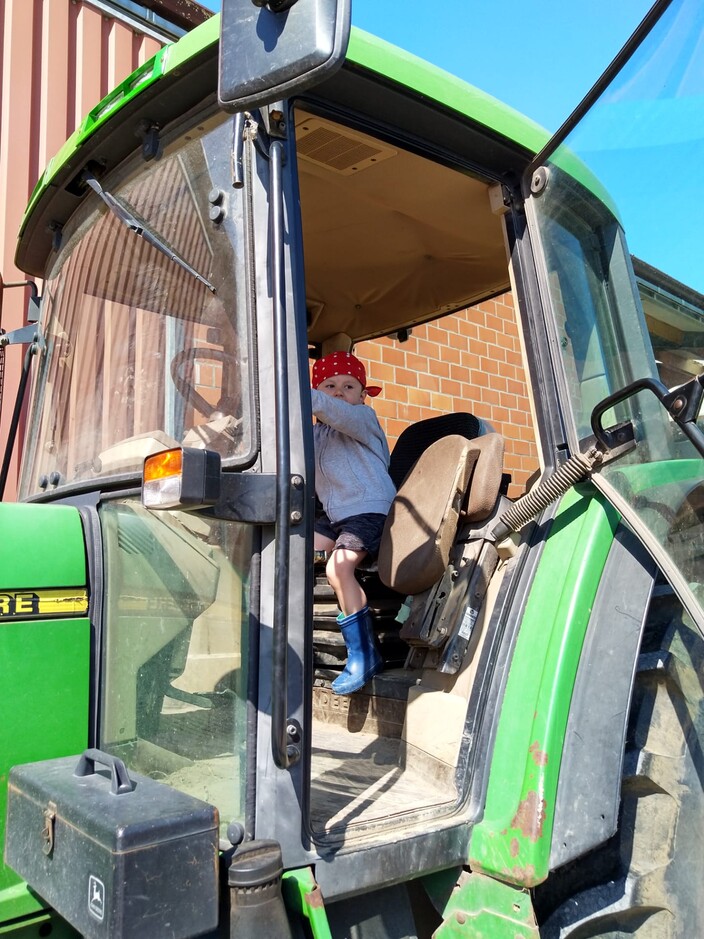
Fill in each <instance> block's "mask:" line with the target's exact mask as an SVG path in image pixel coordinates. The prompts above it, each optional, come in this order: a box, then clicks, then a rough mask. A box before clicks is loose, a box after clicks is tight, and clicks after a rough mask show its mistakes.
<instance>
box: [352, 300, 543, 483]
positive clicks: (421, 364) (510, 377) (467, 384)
mask: <svg viewBox="0 0 704 939" xmlns="http://www.w3.org/2000/svg"><path fill="white" fill-rule="evenodd" d="M355 353H356V354H357V355H358V356H359V357H360V358H361V359H362V361H363V362H364V363H365V365H366V366H367V373H368V374H367V380H368V381H369V383H370V384H379V385H382V387H383V392H382V394H381V395H380V396H379V397H377V398H374V399H373V402H372V403H373V407H374V410H375V411H376V413H377V414H378V416H379V419H380V421H381V424H382V427H383V428H384V431H385V432H386V435H387V438H388V441H389V446H390V447H391V448H393V445H394V442H395V441H396V440H397V439H398V436H399V434H400V433H401V431H402V430H403V429H404V428H405V427H406V426H407V425H408V424H410V423H414V422H415V421H419V420H423V419H424V418H426V417H433V416H434V415H436V414H445V413H448V412H450V411H470V412H471V413H472V414H475V415H476V416H477V417H481V418H483V419H484V420H487V421H489V422H490V423H491V425H492V426H493V427H494V429H495V430H496V431H497V432H498V433H500V434H502V435H503V436H504V437H505V439H506V458H505V471H506V472H507V473H510V474H511V477H512V484H511V487H510V489H509V495H510V496H512V497H515V496H519V495H521V493H522V492H523V490H524V485H525V482H526V480H527V479H528V477H529V476H531V475H532V473H533V472H534V471H535V470H536V469H537V468H538V451H537V447H536V443H535V434H534V432H533V427H532V423H531V417H530V407H529V403H528V393H527V388H526V381H525V375H524V371H523V366H522V359H521V351H520V344H519V338H518V327H517V325H516V319H515V315H514V308H513V299H512V297H511V295H510V294H505V295H504V296H502V297H498V298H497V299H495V300H489V301H487V302H485V303H482V304H480V305H479V306H476V307H472V308H471V309H469V310H464V311H462V312H461V313H456V314H453V315H452V316H446V317H443V318H442V319H439V320H436V321H435V322H433V323H428V324H427V325H425V326H417V327H414V328H413V332H412V335H411V336H410V337H409V339H408V340H407V341H406V342H403V343H400V342H398V341H397V340H389V339H378V340H374V341H371V342H363V343H359V344H358V345H357V346H356V347H355Z"/></svg>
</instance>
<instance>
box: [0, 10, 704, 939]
mask: <svg viewBox="0 0 704 939" xmlns="http://www.w3.org/2000/svg"><path fill="white" fill-rule="evenodd" d="M223 7H224V9H223V13H222V17H221V18H220V17H218V18H213V19H212V20H210V21H208V22H207V23H205V24H204V25H203V26H202V27H199V28H198V29H196V30H194V31H193V32H192V33H190V34H188V35H186V36H185V37H184V38H182V39H181V40H179V41H178V42H177V43H175V44H173V45H171V46H167V47H165V48H164V49H162V50H161V51H160V52H159V53H158V54H157V55H156V56H155V58H154V59H152V60H151V61H149V62H148V63H146V64H145V65H144V66H143V67H141V68H140V69H139V70H138V71H137V72H135V73H134V74H133V75H132V76H131V77H130V78H129V79H127V80H126V81H125V82H123V83H122V84H121V85H120V86H119V87H118V88H116V89H115V90H114V91H113V92H112V93H111V94H110V95H108V97H107V98H106V99H105V100H104V101H103V102H101V104H100V105H98V106H97V107H96V108H95V109H94V111H92V112H91V114H90V115H89V116H88V118H86V120H85V121H84V123H83V124H82V125H81V127H80V128H79V129H78V130H77V131H76V133H75V134H74V135H73V136H72V137H71V138H70V140H69V141H68V142H67V143H66V145H65V146H64V148H63V149H62V150H61V151H60V152H59V154H58V155H57V156H56V158H55V159H54V160H53V161H52V162H51V164H50V165H49V167H48V168H47V170H46V171H45V173H44V175H43V176H42V177H41V179H40V180H39V182H38V184H37V186H36V189H35V191H34V193H33V195H32V197H31V201H30V204H29V207H28V209H27V212H26V215H25V218H24V220H23V223H22V228H21V231H20V234H19V241H18V248H17V265H18V267H19V269H20V270H22V271H24V272H26V273H27V275H28V276H30V277H32V278H36V279H38V280H39V281H41V300H40V316H39V318H38V319H37V320H36V321H30V322H28V324H27V325H26V326H25V327H23V328H22V329H21V330H17V331H15V332H14V333H4V334H2V335H1V336H0V345H2V346H3V347H4V346H7V345H9V344H10V343H13V342H15V343H22V344H24V348H25V350H26V357H25V369H24V372H23V377H22V382H21V384H20V389H19V392H18V397H17V401H16V403H15V409H14V415H13V419H12V427H11V434H10V443H9V447H8V452H7V454H6V456H5V460H4V463H3V469H2V486H3V487H4V485H5V482H6V479H7V473H8V466H9V454H10V451H11V448H12V447H13V445H14V443H15V441H16V439H17V438H18V433H17V431H18V428H19V427H20V421H21V415H22V413H23V411H22V408H23V406H24V407H26V409H27V410H26V414H27V418H26V425H25V428H24V444H23V454H22V469H21V479H20V484H19V500H18V501H17V502H4V503H2V504H0V531H1V532H2V535H1V537H0V560H1V563H0V668H1V669H2V676H1V680H0V700H2V704H3V710H4V713H5V714H6V719H5V721H3V724H2V727H3V729H2V731H0V739H1V740H2V746H1V747H0V810H1V811H0V817H1V818H2V819H3V822H2V825H3V828H2V832H3V842H4V855H3V858H4V863H3V866H2V867H1V868H0V933H2V934H3V935H8V936H13V937H17V939H29V937H46V936H53V937H68V936H74V935H76V934H79V935H84V936H87V937H96V939H98V937H110V939H115V937H124V939H137V937H144V939H162V937H163V939H189V937H195V936H200V935H204V936H208V937H213V939H214V937H233V939H234V937H257V939H260V937H262V939H263V937H289V936H290V937H296V939H299V937H308V939H310V937H315V939H326V937H333V939H341V937H356V939H402V937H430V936H434V937H437V939H449V937H463V936H466V937H479V936H482V937H491V939H516V937H526V939H527V937H543V939H567V937H572V939H584V937H597V936H598V937H610V939H612V937H621V936H637V937H639V939H646V937H647V939H653V937H658V939H666V937H667V939H669V937H673V939H674V937H681V939H693V937H696V936H700V935H704V914H703V913H702V906H701V903H700V901H699V894H700V891H701V861H702V844H703V843H704V830H703V829H704V814H703V813H702V778H703V775H704V760H703V757H702V742H703V739H704V738H703V732H704V714H703V712H702V700H703V695H702V652H703V649H704V646H703V644H702V627H703V626H704V610H703V609H702V580H703V578H704V566H703V565H702V555H703V554H704V486H703V485H702V482H703V480H704V462H703V456H704V435H703V434H702V429H701V427H700V426H699V425H698V424H697V419H698V416H699V411H700V404H701V399H702V393H703V392H704V381H703V380H702V375H701V374H700V372H701V361H699V365H698V366H697V365H696V363H697V361H698V357H699V356H701V357H702V358H704V315H703V314H702V310H704V298H703V297H702V295H701V292H700V291H701V284H698V283H697V277H699V278H701V264H700V263H694V264H692V265H691V274H692V276H691V278H688V274H687V275H685V274H683V273H681V272H680V269H678V268H676V267H675V268H673V269H671V270H670V269H668V270H663V271H662V272H660V275H659V276H658V277H655V276H653V278H651V289H650V294H647V291H646V290H645V289H644V288H643V277H642V276H641V274H642V272H643V270H650V269H649V268H647V266H646V265H644V264H641V263H640V262H634V261H633V259H632V257H631V251H630V249H629V247H628V246H627V244H626V241H625V238H624V234H623V225H622V222H621V220H620V216H619V209H618V208H617V205H618V204H619V198H620V189H619V185H618V179H619V178H621V177H618V176H617V174H616V175H614V174H612V173H611V169H613V168H614V167H619V166H620V168H621V170H623V173H622V178H623V179H625V180H626V181H629V182H631V183H632V189H633V191H634V192H636V193H638V196H639V198H640V200H641V202H642V203H643V204H644V205H645V208H646V211H645V212H644V213H643V214H644V215H645V216H647V215H648V214H649V212H650V213H651V214H652V215H653V216H657V218H656V221H659V220H662V219H664V218H665V216H666V215H667V217H669V213H670V210H671V211H672V212H675V211H676V208H677V206H676V205H675V200H674V199H672V201H671V202H667V203H666V200H665V195H664V194H665V193H672V192H673V190H672V189H669V188H668V182H669V181H673V180H674V181H677V186H678V191H679V193H680V195H679V200H680V201H682V199H683V194H682V190H683V189H684V188H685V187H684V186H683V183H684V180H685V179H690V178H691V175H689V171H690V169H691V165H690V163H688V162H687V161H688V160H689V161H691V160H692V158H693V157H694V158H695V160H696V159H697V154H699V155H701V152H700V151H701V139H697V134H699V135H701V127H702V122H701V103H702V101H703V100H704V98H702V94H701V87H699V88H698V91H697V88H696V87H695V88H694V92H692V87H691V86H692V85H693V86H696V83H697V81H698V82H699V83H700V84H701V70H702V49H703V48H704V43H702V36H704V24H703V23H702V10H701V8H700V5H699V4H698V3H696V2H695V0H673V2H671V3H670V2H659V3H658V4H656V6H655V7H654V8H653V11H652V12H651V14H650V15H649V16H648V17H647V18H646V20H645V21H644V23H643V25H642V26H641V28H640V29H639V30H638V31H637V32H636V33H635V34H634V37H633V38H632V40H631V41H630V42H629V44H628V45H627V46H626V48H625V49H624V51H623V53H622V54H621V55H620V56H619V58H618V59H617V61H616V62H615V64H614V66H613V67H612V68H611V69H610V70H609V71H608V72H607V74H606V75H605V77H604V78H603V79H602V80H601V81H600V82H599V83H598V84H597V85H596V86H595V88H594V91H593V92H592V94H591V96H590V97H589V100H588V101H586V102H585V104H584V105H583V106H582V107H580V108H579V109H578V111H577V112H575V116H574V118H573V119H572V120H571V121H570V122H568V124H567V125H566V126H565V127H564V128H563V129H562V131H561V132H560V133H559V134H558V135H557V137H556V138H555V139H553V140H552V141H549V140H548V139H547V136H546V135H545V134H543V132H542V131H540V129H539V128H536V127H535V126H534V125H533V124H531V123H530V122H529V121H527V120H525V119H523V118H522V117H521V116H520V115H517V114H516V113H515V112H513V111H511V110H510V109H508V108H506V107H505V106H503V105H501V104H500V103H499V102H497V101H495V100H493V99H491V98H489V97H488V96H485V95H483V94H482V93H481V92H479V91H477V90H476V89H474V88H471V87H470V86H468V85H465V84H464V83H462V82H460V81H458V80H457V79H455V78H453V77H451V76H448V75H446V74H445V73H443V72H441V71H439V70H438V69H435V68H433V67H430V66H429V65H427V64H425V63H423V62H421V61H419V60H417V59H415V58H414V57H412V56H409V55H408V54H406V53H404V52H402V51H400V50H398V49H395V48H393V47H391V46H389V45H387V44H386V43H383V42H381V41H379V40H377V39H375V38H374V37H371V36H369V35H366V34H364V33H361V32H359V31H357V30H355V29H350V10H349V4H348V3H344V2H340V3H334V2H332V0H299V2H295V0H293V2H274V0H269V2H268V3H265V2H258V0H255V2H252V0H225V2H224V4H223ZM697 55H698V56H699V58H698V59H697V58H696V56H697ZM656 69H660V72H657V71H656ZM660 74H665V75H667V76H670V77H672V76H673V75H676V76H678V81H679V85H678V88H679V89H680V90H681V94H679V95H678V94H677V93H672V91H671V85H669V84H667V83H666V82H665V83H661V82H660V79H659V77H658V76H659V75H660ZM697 76H699V77H698V78H697ZM682 89H684V90H682ZM629 102H630V105H631V110H630V111H629V110H628V105H629ZM587 105H591V110H589V111H588V108H587ZM670 105H673V106H674V110H668V108H669V106H670ZM696 106H698V107H699V111H698V115H699V116H698V117H697V116H695V112H694V108H695V107H696ZM587 111H588V113H587ZM614 115H616V116H617V119H616V120H614ZM619 115H620V116H619ZM624 115H630V117H628V116H625V117H624ZM580 117H581V118H584V120H586V125H585V123H584V120H582V121H581V122H578V119H579V118H580ZM655 117H657V118H658V119H659V121H660V123H658V124H656V123H655V120H654V119H655ZM585 128H586V129H585ZM615 128H616V130H618V133H615ZM606 131H608V135H607V136H608V141H609V146H608V147H607V148H604V149H603V150H602V149H600V146H599V143H600V142H601V143H602V144H603V142H604V140H603V135H604V133H605V132H606ZM600 134H601V136H600ZM629 134H633V135H635V137H636V138H637V140H636V141H635V142H634V143H633V144H632V146H631V149H630V150H628V152H627V154H626V157H627V158H624V157H623V154H622V153H621V162H620V163H619V157H618V153H620V151H618V145H619V144H620V143H621V138H622V140H623V141H627V140H630V139H631V137H629ZM617 138H619V139H617ZM624 146H625V144H624ZM658 147H659V148H660V149H658ZM651 148H655V153H656V154H657V153H659V154H660V155H661V156H662V155H663V154H665V153H666V156H667V170H666V171H665V170H664V169H663V166H662V164H659V165H657V164H655V163H653V160H652V157H653V150H652V149H651ZM617 151H618V153H617ZM604 152H606V153H607V156H609V155H610V158H611V162H609V160H608V159H606V160H605V161H602V160H601V155H602V153H604ZM641 157H642V158H643V160H642V161H641V162H640V163H639V159H640V158H641ZM698 165H701V163H700V161H699V164H698ZM660 177H662V178H660ZM665 177H666V178H665ZM646 180H647V184H646ZM631 195H632V193H631ZM629 198H630V197H629ZM658 200H659V201H658ZM665 205H666V206H667V213H666V212H665V210H664V208H663V206H665ZM658 212H660V213H661V214H660V216H658ZM695 215H696V213H693V212H692V203H690V204H689V207H688V211H687V212H685V213H684V215H683V218H684V221H683V223H682V225H681V226H680V228H679V239H680V240H679V241H678V242H677V243H676V244H672V245H670V247H671V248H672V255H673V256H674V257H676V258H677V259H680V260H681V259H683V258H687V257H692V245H695V246H696V244H697V237H696V232H695V229H694V224H693V217H695ZM687 225H689V227H687ZM629 231H630V230H629ZM668 237H669V236H668ZM634 264H635V270H636V272H637V273H639V277H638V279H637V278H636V276H635V273H634ZM651 273H653V272H652V271H651ZM639 284H640V285H641V289H640V291H639V289H638V285H639ZM509 290H510V291H511V292H512V296H513V302H514V304H515V325H514V327H513V328H514V331H515V341H516V348H517V349H519V350H520V353H518V352H517V353H516V354H507V353H506V352H505V349H506V347H503V348H504V352H503V353H502V352H501V348H502V347H501V344H500V343H498V344H497V345H496V347H491V346H490V345H489V340H488V338H487V336H485V335H482V333H481V330H476V329H475V330H474V332H472V331H471V329H470V328H469V327H468V332H467V333H466V335H460V333H459V331H458V332H457V342H456V346H454V347H448V348H440V347H438V348H437V350H436V354H437V358H438V361H439V362H440V363H441V364H443V365H444V364H447V363H449V362H457V361H459V358H458V356H460V353H462V354H466V355H468V356H471V355H474V356H475V357H476V361H477V362H479V363H480V366H478V367H477V370H476V375H477V376H478V377H477V382H479V379H481V387H482V388H483V389H484V391H485V392H486V395H487V396H491V395H492V394H496V395H499V394H501V393H506V391H507V389H510V388H511V383H512V382H515V381H516V380H517V375H518V373H519V370H521V369H522V370H524V373H525V381H526V384H527V389H528V396H529V398H530V415H529V417H526V416H525V415H523V416H522V420H523V421H524V424H526V423H527V425H528V428H529V431H530V433H531V434H532V435H533V439H534V441H535V445H536V450H535V452H536V453H537V455H538V456H537V458H536V465H535V470H536V474H535V478H534V479H533V480H531V483H530V485H528V486H526V487H522V488H524V489H525V491H524V492H520V491H519V492H514V491H513V489H515V488H516V486H515V481H514V483H513V488H512V486H511V483H510V482H509V477H510V476H512V475H513V476H514V477H515V465H516V463H515V459H514V457H515V455H516V454H517V453H518V452H519V451H518V449H517V447H516V446H515V442H512V439H511V433H510V429H511V426H512V421H514V418H515V420H517V419H518V418H517V417H515V415H514V416H511V415H507V417H506V420H505V422H503V423H502V425H501V429H502V431H504V432H503V433H498V432H497V430H496V427H493V428H492V427H489V428H486V427H485V428H483V429H484V431H486V432H483V433H480V430H481V429H482V428H481V427H480V424H479V422H478V421H477V420H476V417H475V415H474V413H473V401H472V400H470V399H467V400H465V401H463V402H462V407H454V408H452V409H451V410H450V412H448V413H442V412H443V408H442V407H440V406H438V407H436V408H435V411H436V413H434V414H433V415H432V416H430V417H427V416H426V418H425V419H423V420H420V421H415V420H409V421H407V423H408V427H407V429H405V430H404V432H403V433H401V434H399V435H398V440H396V441H395V443H394V446H393V449H392V454H391V472H392V476H393V478H394V481H395V484H396V487H397V494H396V498H395V500H394V503H393V505H392V507H391V511H390V513H389V517H388V519H387V522H386V526H385V529H384V534H383V538H382V545H381V550H380V553H379V557H378V561H377V563H375V564H370V565H368V566H367V567H366V568H364V569H360V570H359V571H358V576H359V578H360V581H361V582H362V583H363V585H364V590H365V592H366V594H367V596H368V598H369V601H370V607H371V609H372V610H373V614H374V628H375V633H376V636H377V640H378V644H379V648H380V650H381V653H382V656H383V658H384V668H383V670H382V671H381V672H380V673H379V674H377V675H375V676H374V678H373V679H372V680H370V681H369V682H368V683H367V684H366V685H365V686H364V688H363V689H361V690H360V691H358V692H356V693H355V694H352V695H335V694H333V693H332V691H331V683H332V681H333V680H334V678H335V677H336V675H337V674H339V672H340V669H341V668H342V667H343V666H344V663H345V656H344V646H343V644H342V641H341V638H340V632H339V629H338V628H337V627H336V614H337V608H336V605H335V597H334V594H333V593H332V592H331V590H330V588H329V586H328V585H327V581H326V579H325V576H324V573H323V572H322V570H321V569H320V568H319V567H318V566H317V565H316V563H315V559H314V552H313V519H314V514H315V511H316V501H315V479H314V468H313V431H312V428H313V417H312V409H311V394H310V378H309V368H310V365H311V362H312V360H315V359H316V358H318V357H320V356H321V355H324V354H326V353H328V352H330V351H335V350H346V351H349V350H352V349H355V348H356V349H357V350H358V351H359V350H360V347H361V344H362V343H364V349H365V350H367V352H368V351H369V350H370V349H372V348H376V346H373V342H374V341H376V340H381V341H382V342H383V343H384V344H385V346H384V347H385V348H386V349H387V350H391V352H392V353H393V350H401V349H402V348H403V344H404V343H405V342H407V341H409V336H412V337H417V336H418V335H419V334H420V331H421V330H422V329H426V328H427V329H432V328H433V327H432V324H433V322H434V321H438V322H442V320H441V318H443V317H448V316H453V315H454V314H456V313H457V311H469V312H468V313H467V315H466V317H465V319H464V320H463V322H466V323H468V324H470V326H471V324H472V310H473V309H475V308H476V305H477V304H480V303H481V302H483V301H486V300H488V299H491V298H494V297H497V296H500V295H504V294H506V293H507V292H508V291H509ZM646 294H647V296H646ZM656 301H657V303H659V307H658V309H660V310H662V311H664V312H663V313H662V315H661V316H660V317H659V319H658V318H657V317H654V315H653V314H652V309H653V306H652V304H653V303H655V302H656ZM425 324H430V326H428V327H426V325H425ZM412 331H413V332H412ZM411 341H414V338H412V339H411ZM360 354H362V353H361V352H360ZM365 354H366V353H365ZM668 355H669V356H670V359H669V360H668V361H672V360H673V356H674V357H677V356H679V359H678V361H681V362H685V364H686V368H685V371H684V375H683V376H682V377H681V380H680V381H678V382H677V383H674V382H672V381H671V380H670V379H669V378H668V377H667V374H666V369H665V365H664V364H663V363H664V362H665V360H666V359H667V356H668ZM692 363H695V364H694V366H692ZM448 368H449V366H448ZM683 368H684V366H683ZM687 369H689V371H687ZM472 374H473V375H474V374H475V373H474V372H473V373H472ZM473 380H474V379H473ZM399 381H400V379H399ZM385 391H386V396H387V397H388V396H389V394H393V393H394V386H393V384H392V383H389V384H387V385H386V386H385ZM25 392H26V395H25ZM383 400H384V399H380V401H383ZM484 400H490V397H485V399H484ZM376 406H377V407H379V408H380V409H381V405H376ZM409 414H410V411H409Z"/></svg>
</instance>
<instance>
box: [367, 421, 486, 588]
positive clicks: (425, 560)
mask: <svg viewBox="0 0 704 939" xmlns="http://www.w3.org/2000/svg"><path fill="white" fill-rule="evenodd" d="M460 416H462V417H465V416H466V417H469V418H472V415H471V414H468V415H442V417H441V418H431V419H430V421H427V422H426V421H422V422H420V424H416V425H413V427H411V428H409V430H414V431H415V430H417V428H419V427H421V425H422V424H426V423H427V424H431V423H432V422H433V421H441V420H443V419H444V418H445V417H447V418H454V417H460ZM473 420H475V421H476V418H473ZM449 423H450V422H449V421H447V422H446V425H447V424H449ZM439 426H440V425H439V424H438V425H437V427H438V428H439ZM435 429H436V427H431V428H430V433H431V434H432V432H433V431H434V430H435ZM404 433H405V432H404ZM418 436H419V437H420V436H422V434H420V433H419V434H418ZM402 438H403V434H402V435H401V437H399V440H398V443H397V445H396V448H394V453H395V452H396V449H398V445H399V444H400V443H401V442H402ZM503 456H504V439H503V437H502V436H501V435H500V434H496V433H491V434H485V435H483V436H481V437H475V438H474V439H468V438H467V437H466V436H463V435H461V434H458V433H450V435H449V436H441V437H440V439H436V440H435V442H433V443H431V444H430V446H428V447H427V448H426V449H424V450H423V451H422V452H421V454H420V456H419V457H418V458H417V460H416V461H415V462H414V463H413V465H412V468H409V469H410V471H407V472H406V474H405V477H404V478H403V481H402V482H401V483H400V486H399V489H398V492H397V493H396V497H395V499H394V501H393V503H392V505H391V509H390V511H389V515H388V517H387V519H386V524H385V526H384V532H383V535H382V539H381V546H380V549H379V558H378V572H379V578H380V580H381V581H382V583H384V584H385V585H386V586H387V587H390V588H391V589H392V590H395V591H397V592H398V593H401V594H405V595H416V594H419V593H422V592H423V591H424V590H427V589H429V588H430V587H432V586H433V584H435V583H437V581H439V580H440V578H441V577H442V576H443V574H444V573H445V569H446V568H447V565H448V563H449V560H450V551H451V548H452V545H453V542H454V540H455V536H456V534H457V527H458V523H459V520H460V517H462V518H463V519H465V520H466V521H468V522H480V521H483V520H484V519H486V518H488V517H489V515H491V512H492V511H493V509H494V507H495V505H496V502H497V499H498V498H499V493H500V491H501V485H502V464H503ZM399 466H401V467H402V462H401V461H400V460H399Z"/></svg>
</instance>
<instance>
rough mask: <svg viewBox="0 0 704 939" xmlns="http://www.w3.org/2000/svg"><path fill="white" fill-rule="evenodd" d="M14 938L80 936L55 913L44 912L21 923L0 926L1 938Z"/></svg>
mask: <svg viewBox="0 0 704 939" xmlns="http://www.w3.org/2000/svg"><path fill="white" fill-rule="evenodd" d="M5 935H7V936H12V939H45V937H46V936H51V939H80V934H79V933H77V932H76V930H75V929H73V928H72V927H71V926H69V924H68V923H67V922H66V921H65V920H63V919H61V918H60V917H59V916H57V915H56V913H54V912H53V911H43V912H42V913H39V914H38V915H37V916H33V917H31V918H30V919H26V918H25V919H23V921H22V922H21V923H6V924H5V925H0V936H5Z"/></svg>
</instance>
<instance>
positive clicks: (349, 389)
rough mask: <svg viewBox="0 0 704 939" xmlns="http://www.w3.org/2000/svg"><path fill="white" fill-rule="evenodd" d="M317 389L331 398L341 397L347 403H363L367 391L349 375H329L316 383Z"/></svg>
mask: <svg viewBox="0 0 704 939" xmlns="http://www.w3.org/2000/svg"><path fill="white" fill-rule="evenodd" d="M318 391H322V392H324V393H325V394H326V395H330V397H331V398H342V399H343V401H346V402H347V403H348V404H363V403H364V399H365V398H366V397H367V392H366V391H365V389H364V388H362V385H361V383H360V382H358V381H357V379H356V378H353V377H352V376H351V375H331V376H330V378H326V379H325V381H321V383H320V384H319V385H318Z"/></svg>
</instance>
